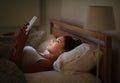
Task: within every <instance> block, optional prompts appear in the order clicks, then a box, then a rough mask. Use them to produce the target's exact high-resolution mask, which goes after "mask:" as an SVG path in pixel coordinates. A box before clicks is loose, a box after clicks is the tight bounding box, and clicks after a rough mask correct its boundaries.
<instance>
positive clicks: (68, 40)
mask: <svg viewBox="0 0 120 83" xmlns="http://www.w3.org/2000/svg"><path fill="white" fill-rule="evenodd" d="M64 41H65V45H64V50H65V51H70V50H72V49H73V48H75V47H76V46H78V45H80V44H81V43H82V42H81V40H80V39H79V40H75V39H73V38H72V37H71V36H64Z"/></svg>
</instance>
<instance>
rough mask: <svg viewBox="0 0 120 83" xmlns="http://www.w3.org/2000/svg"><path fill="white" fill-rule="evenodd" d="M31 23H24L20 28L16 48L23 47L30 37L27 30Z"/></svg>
mask: <svg viewBox="0 0 120 83" xmlns="http://www.w3.org/2000/svg"><path fill="white" fill-rule="evenodd" d="M28 25H29V24H28V23H26V24H24V25H23V27H22V28H21V29H20V31H19V32H18V34H17V36H16V49H22V48H23V47H24V45H25V43H26V41H27V39H28V36H29V32H26V30H25V29H26V28H27V26H28Z"/></svg>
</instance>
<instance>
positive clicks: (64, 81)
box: [24, 70, 101, 83]
mask: <svg viewBox="0 0 120 83" xmlns="http://www.w3.org/2000/svg"><path fill="white" fill-rule="evenodd" d="M24 75H25V78H26V80H27V82H28V83H96V77H95V76H94V75H92V74H91V73H83V72H79V73H76V74H63V73H61V72H57V71H54V70H53V71H45V72H37V73H26V74H24ZM98 83H101V81H100V80H99V82H98Z"/></svg>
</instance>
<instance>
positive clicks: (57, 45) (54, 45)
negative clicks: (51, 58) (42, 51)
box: [47, 37, 65, 54]
mask: <svg viewBox="0 0 120 83" xmlns="http://www.w3.org/2000/svg"><path fill="white" fill-rule="evenodd" d="M64 45H65V41H64V37H58V38H57V39H53V40H51V42H50V44H49V45H48V46H47V49H48V51H49V52H51V53H57V54H59V53H62V52H64V49H63V47H64Z"/></svg>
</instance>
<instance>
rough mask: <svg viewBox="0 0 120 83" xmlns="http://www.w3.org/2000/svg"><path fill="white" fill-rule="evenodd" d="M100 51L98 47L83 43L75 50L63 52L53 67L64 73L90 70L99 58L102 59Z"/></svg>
mask: <svg viewBox="0 0 120 83" xmlns="http://www.w3.org/2000/svg"><path fill="white" fill-rule="evenodd" d="M98 53H99V50H98V47H96V46H93V45H90V44H86V43H83V44H81V45H79V46H77V47H76V48H74V49H73V50H71V51H69V52H65V53H63V54H61V55H60V56H59V57H58V59H57V60H56V61H55V62H54V64H53V67H54V69H55V70H56V71H60V72H64V73H66V72H67V73H74V72H86V71H90V70H91V69H92V68H93V67H94V66H95V65H96V64H97V60H98V59H97V58H98V57H99V59H100V56H101V55H99V54H98ZM97 56H98V57H97Z"/></svg>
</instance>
